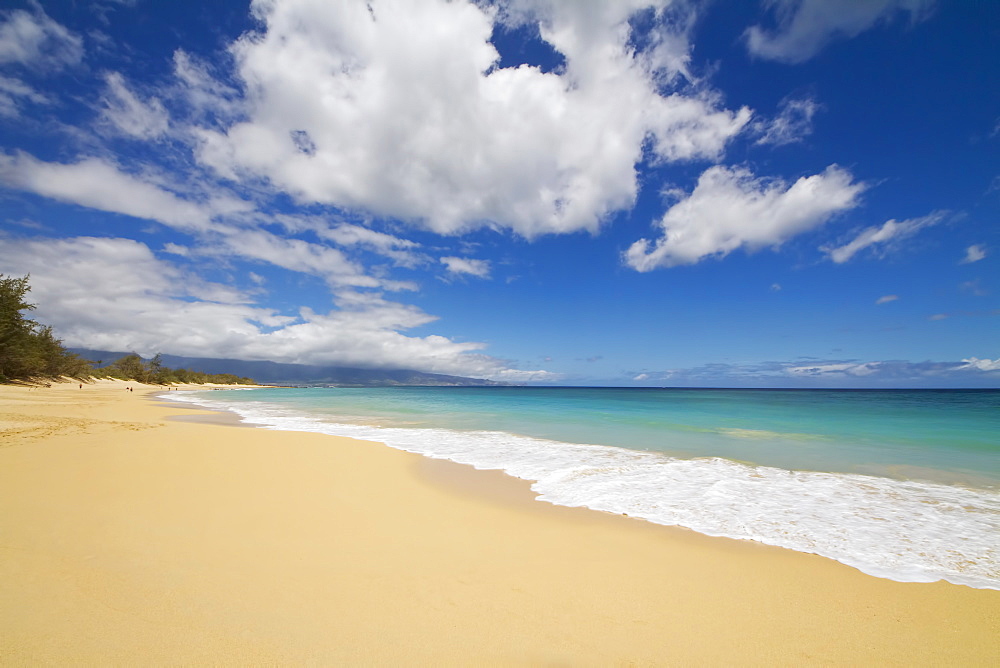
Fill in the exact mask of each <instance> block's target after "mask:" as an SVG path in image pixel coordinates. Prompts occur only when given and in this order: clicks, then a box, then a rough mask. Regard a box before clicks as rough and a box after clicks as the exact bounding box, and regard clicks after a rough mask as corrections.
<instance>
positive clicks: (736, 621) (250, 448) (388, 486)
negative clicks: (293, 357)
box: [0, 381, 1000, 666]
mask: <svg viewBox="0 0 1000 668" xmlns="http://www.w3.org/2000/svg"><path fill="white" fill-rule="evenodd" d="M125 385H132V386H134V387H135V388H136V390H135V392H126V391H125V390H124V389H123V388H124V386H125ZM151 393H155V391H154V389H153V388H144V387H143V386H141V385H138V384H134V383H120V384H119V383H115V382H112V381H103V382H101V383H98V384H94V385H86V386H85V387H84V388H83V389H79V388H78V386H77V385H76V384H65V385H55V386H53V387H51V388H38V389H27V388H21V387H10V386H0V629H2V630H3V632H2V633H0V664H3V665H69V664H72V665H122V664H129V665H191V664H199V665H205V664H212V665H237V664H238V665H260V664H272V665H273V664H278V665H301V664H313V665H359V664H362V665H373V664H374V665H566V666H590V665H594V666H608V665H734V664H735V665H815V664H852V665H907V666H912V665H963V666H976V665H982V666H987V665H997V664H998V663H1000V642H998V641H997V638H998V637H1000V592H998V591H987V590H975V589H970V588H968V587H962V586H958V585H951V584H947V583H943V582H939V583H933V584H913V583H908V584H904V583H897V582H892V581H889V580H883V579H879V578H874V577H871V576H868V575H864V574H862V573H860V572H859V571H856V570H854V569H852V568H849V567H846V566H843V565H841V564H838V563H836V562H833V561H830V560H827V559H823V558H821V557H816V556H813V555H806V554H800V553H796V552H791V551H787V550H782V549H779V548H772V547H768V546H763V545H758V544H754V543H749V542H741V541H732V540H726V539H716V538H709V537H706V536H701V535H699V534H696V533H694V532H690V531H686V530H681V529H672V528H668V527H659V526H655V525H651V524H648V523H644V522H640V521H637V520H632V519H629V518H625V517H619V516H613V515H608V514H603V513H597V512H593V511H589V510H584V509H571V508H561V507H556V506H552V505H549V504H546V503H542V502H538V501H535V500H534V499H533V494H532V493H531V491H530V489H529V487H528V484H527V483H526V482H524V481H519V480H515V479H513V478H509V477H507V476H505V475H503V474H500V473H498V472H493V471H476V470H474V469H471V468H469V467H465V466H461V465H457V464H452V463H449V462H438V461H432V460H427V459H425V458H422V457H419V456H416V455H411V454H408V453H403V452H399V451H396V450H393V449H391V448H388V447H386V446H384V445H381V444H376V443H367V442H363V441H354V440H350V439H344V438H337V437H331V436H325V435H319V434H306V433H294V432H278V431H272V430H266V429H248V428H243V427H239V426H237V425H235V424H233V420H232V417H231V416H225V415H223V416H220V415H219V414H213V413H210V412H207V411H199V410H191V409H190V408H185V407H183V406H174V405H170V404H164V403H163V402H159V401H155V400H152V399H151V398H150V397H149V396H148V395H149V394H151ZM171 416H182V419H168V418H170V417H171ZM191 418H194V419H195V420H197V421H191Z"/></svg>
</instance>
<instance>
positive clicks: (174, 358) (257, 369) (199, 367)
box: [67, 348, 504, 387]
mask: <svg viewBox="0 0 1000 668" xmlns="http://www.w3.org/2000/svg"><path fill="white" fill-rule="evenodd" d="M67 350H69V351H70V352H73V353H76V354H77V355H80V356H81V357H83V358H85V359H88V360H91V361H93V362H95V363H96V362H100V365H101V366H105V365H108V364H110V363H112V362H114V361H115V360H117V359H119V358H121V357H124V356H125V355H129V354H131V353H128V352H116V351H109V350H94V349H91V348H67ZM160 358H161V360H162V362H163V364H164V365H165V366H168V367H170V368H173V369H178V368H183V369H189V370H191V371H201V372H203V373H231V374H234V375H237V376H247V377H250V378H252V379H254V380H255V381H256V382H258V383H262V384H268V385H335V386H338V387H403V386H413V385H434V386H462V387H469V386H477V385H503V384H504V383H498V382H496V381H491V380H485V379H481V378H468V377H465V376H449V375H446V374H437V373H425V372H423V371H415V370H413V369H366V368H361V367H344V366H335V365H313V364H289V363H285V362H270V361H256V360H237V359H227V358H217V357H185V356H181V355H168V354H162V355H161V356H160Z"/></svg>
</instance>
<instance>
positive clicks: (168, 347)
mask: <svg viewBox="0 0 1000 668" xmlns="http://www.w3.org/2000/svg"><path fill="white" fill-rule="evenodd" d="M0 272H2V273H5V274H9V275H24V274H29V273H30V274H31V286H32V294H31V298H32V300H34V301H35V302H37V303H38V305H39V306H38V310H37V311H36V312H35V314H36V317H37V319H38V320H39V321H41V322H45V323H47V324H51V325H52V326H53V328H54V329H55V332H56V334H57V335H58V336H60V337H62V338H63V339H64V340H65V342H66V344H67V345H70V346H80V347H88V348H96V349H106V350H135V351H137V352H139V353H142V354H147V355H148V354H153V353H155V352H159V351H165V352H170V353H173V354H178V355H190V356H196V357H237V358H240V359H248V360H273V361H280V362H292V363H309V364H340V365H347V366H366V367H385V368H417V369H420V370H424V371H429V372H436V373H446V374H457V375H464V376H473V377H478V378H493V379H498V380H500V379H504V380H510V381H517V380H531V379H537V380H541V379H546V378H551V377H552V375H551V374H549V373H548V372H544V371H530V370H520V369H516V368H512V367H511V365H510V364H508V363H506V362H505V361H503V360H500V359H497V358H494V357H491V356H489V355H486V354H483V353H482V352H479V351H481V350H482V349H483V348H484V347H485V344H482V343H469V342H466V343H457V342H454V341H452V340H450V339H448V338H446V337H443V336H435V335H431V336H423V337H415V336H408V335H406V334H404V333H403V332H404V331H405V330H407V329H411V328H414V327H418V326H420V325H424V324H427V323H430V322H432V321H434V320H435V318H434V316H431V315H429V314H427V313H425V312H423V311H421V310H420V309H418V308H416V307H414V306H409V305H405V304H400V303H397V302H392V301H389V300H386V299H385V298H384V297H382V296H380V295H378V294H375V293H371V292H364V293H362V292H357V291H352V290H346V291H341V292H338V293H337V296H336V306H337V308H336V309H335V310H332V311H330V312H329V313H326V314H321V313H316V312H314V311H312V310H310V309H306V308H304V309H302V310H301V311H300V312H299V313H298V314H296V315H294V316H289V315H284V314H281V313H278V312H276V311H275V310H273V309H270V308H262V307H258V306H254V305H253V304H252V302H251V300H250V297H249V296H248V294H247V293H246V292H244V291H240V290H236V289H234V288H232V287H231V286H226V285H221V284H218V283H211V282H206V281H202V280H201V279H199V278H198V277H197V276H195V275H193V274H191V273H188V272H185V271H182V270H180V269H178V268H177V267H176V266H174V265H173V264H171V263H169V262H167V261H165V260H163V259H161V258H159V257H157V256H156V255H155V254H154V253H153V252H152V251H151V250H150V249H149V247H148V246H146V245H145V244H142V243H140V242H138V241H133V240H131V239H121V238H93V237H77V238H70V239H14V238H5V239H3V243H0Z"/></svg>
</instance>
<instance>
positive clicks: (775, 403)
mask: <svg viewBox="0 0 1000 668" xmlns="http://www.w3.org/2000/svg"><path fill="white" fill-rule="evenodd" d="M163 396H164V397H165V398H170V399H174V400H179V401H189V402H193V403H197V404H199V405H202V406H206V407H209V408H216V409H223V410H228V411H232V412H235V413H237V414H239V415H240V416H241V417H242V418H243V420H244V421H246V422H250V423H254V424H258V425H261V426H263V427H267V428H272V429H282V430H292V431H310V432H320V433H327V434H335V435H340V436H349V437H353V438H360V439H366V440H371V441H378V442H381V443H385V444H387V445H389V446H391V447H394V448H398V449H401V450H406V451H409V452H415V453H419V454H422V455H425V456H428V457H435V458H440V459H449V460H452V461H455V462H460V463H463V464H470V465H472V466H474V467H476V468H480V469H500V470H503V471H506V472H507V473H508V474H509V475H512V476H515V477H518V478H523V479H525V480H531V481H534V482H533V485H532V488H533V489H534V490H535V492H537V493H538V494H539V499H540V500H542V501H547V502H550V503H554V504H559V505H564V506H585V507H588V508H593V509H595V510H603V511H607V512H611V513H619V514H621V513H625V514H628V515H630V516H632V517H637V518H641V519H644V520H647V521H649V522H654V523H657V524H664V525H671V526H674V525H676V526H682V527H687V528H689V529H692V530H694V531H698V532H700V533H703V534H707V535H710V536H726V537H729V538H737V539H746V540H754V541H759V542H761V543H766V544H768V545H776V546H779V547H785V548H789V549H792V550H797V551H800V552H809V553H814V554H818V555H822V556H824V557H828V558H830V559H836V560H837V561H840V562H842V563H844V564H847V565H849V566H853V567H854V568H857V569H859V570H861V571H863V572H865V573H868V574H870V575H874V576H877V577H883V578H890V579H893V580H898V581H902V582H933V581H936V580H941V579H943V580H947V581H949V582H952V583H955V584H961V585H967V586H970V587H977V588H986V589H1000V391H998V390H725V389H656V388H561V387H560V388H556V387H544V388H537V387H399V388H375V389H369V388H366V389H355V388H302V389H254V390H222V391H210V392H208V391H197V392H171V393H167V394H164V395H163Z"/></svg>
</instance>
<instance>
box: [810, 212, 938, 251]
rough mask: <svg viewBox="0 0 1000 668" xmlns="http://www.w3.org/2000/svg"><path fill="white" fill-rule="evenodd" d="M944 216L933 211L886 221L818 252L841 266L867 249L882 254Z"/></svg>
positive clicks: (934, 223)
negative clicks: (903, 218)
mask: <svg viewBox="0 0 1000 668" xmlns="http://www.w3.org/2000/svg"><path fill="white" fill-rule="evenodd" d="M945 216H946V212H944V211H935V212H934V213H931V214H929V215H926V216H922V217H920V218H908V219H907V220H902V221H897V220H895V219H894V220H887V221H886V222H885V223H883V224H882V226H881V227H869V228H866V229H864V230H862V231H861V232H860V233H858V234H857V236H855V237H854V239H852V240H851V241H849V242H847V243H846V244H843V245H842V246H824V247H822V248H821V249H820V250H822V251H823V252H825V253H826V254H827V255H828V256H829V257H830V259H831V260H833V261H834V262H836V263H837V264H843V263H844V262H847V261H848V260H850V259H851V258H852V257H854V256H855V255H857V254H858V253H859V252H861V251H862V250H865V249H867V248H872V249H873V250H877V249H881V250H882V251H883V252H884V251H885V250H886V249H889V248H892V247H893V245H895V244H897V243H898V242H900V241H902V240H904V239H906V238H908V237H911V236H913V235H914V234H916V233H917V232H919V231H920V230H922V229H924V228H925V227H930V226H931V225H937V224H938V223H940V222H941V221H942V220H944V219H945Z"/></svg>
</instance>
